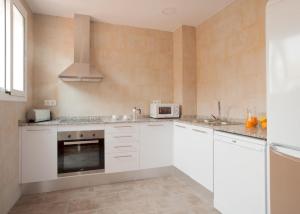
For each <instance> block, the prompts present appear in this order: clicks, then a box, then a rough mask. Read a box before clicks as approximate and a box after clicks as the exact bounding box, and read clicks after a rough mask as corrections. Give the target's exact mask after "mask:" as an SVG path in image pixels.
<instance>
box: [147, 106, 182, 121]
mask: <svg viewBox="0 0 300 214" xmlns="http://www.w3.org/2000/svg"><path fill="white" fill-rule="evenodd" d="M150 117H152V118H158V119H160V118H179V117H180V106H179V105H178V104H164V103H151V104H150Z"/></svg>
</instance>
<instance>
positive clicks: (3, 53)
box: [0, 0, 27, 101]
mask: <svg viewBox="0 0 300 214" xmlns="http://www.w3.org/2000/svg"><path fill="white" fill-rule="evenodd" d="M26 17H27V14H26V10H25V9H24V7H23V6H22V4H21V3H20V2H19V0H0V23H1V25H0V28H1V29H0V42H1V46H0V69H1V70H0V100H16V101H18V100H20V101H23V100H26V51H25V50H26Z"/></svg>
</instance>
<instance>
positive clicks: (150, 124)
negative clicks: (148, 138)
mask: <svg viewBox="0 0 300 214" xmlns="http://www.w3.org/2000/svg"><path fill="white" fill-rule="evenodd" d="M148 126H152V127H153V126H164V125H163V124H148Z"/></svg>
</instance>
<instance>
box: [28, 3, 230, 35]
mask: <svg viewBox="0 0 300 214" xmlns="http://www.w3.org/2000/svg"><path fill="white" fill-rule="evenodd" d="M233 1H234V0H27V2H28V4H29V6H30V7H31V9H32V11H33V12H34V13H40V14H47V15H54V16H62V17H73V14H74V13H80V14H85V15H90V16H92V17H93V19H94V20H97V21H101V22H108V23H112V24H120V25H129V26H135V27H144V28H152V29H159V30H166V31H174V30H175V29H176V28H177V27H178V26H180V25H190V26H198V25H199V24H200V23H202V22H203V21H204V20H205V19H207V18H208V17H210V16H212V15H214V14H215V13H217V12H218V11H219V10H221V9H222V8H224V7H225V6H227V5H228V4H230V3H231V2H233ZM164 9H167V10H166V12H168V13H171V14H169V15H164V14H163V12H162V11H163V10H164Z"/></svg>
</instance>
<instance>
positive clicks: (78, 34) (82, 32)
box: [58, 14, 104, 82]
mask: <svg viewBox="0 0 300 214" xmlns="http://www.w3.org/2000/svg"><path fill="white" fill-rule="evenodd" d="M74 21H75V22H74V23H75V26H74V27H75V28H74V30H75V32H74V36H75V37H74V63H73V64H71V65H70V66H69V67H67V68H66V69H65V70H64V71H63V72H62V73H61V74H60V75H59V76H58V77H59V78H60V79H62V80H63V81H68V82H99V81H101V80H102V79H103V78H104V77H103V75H102V74H101V73H100V72H99V71H97V70H96V69H95V68H94V67H93V66H92V65H91V64H90V17H89V16H86V15H79V14H75V16H74Z"/></svg>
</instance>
